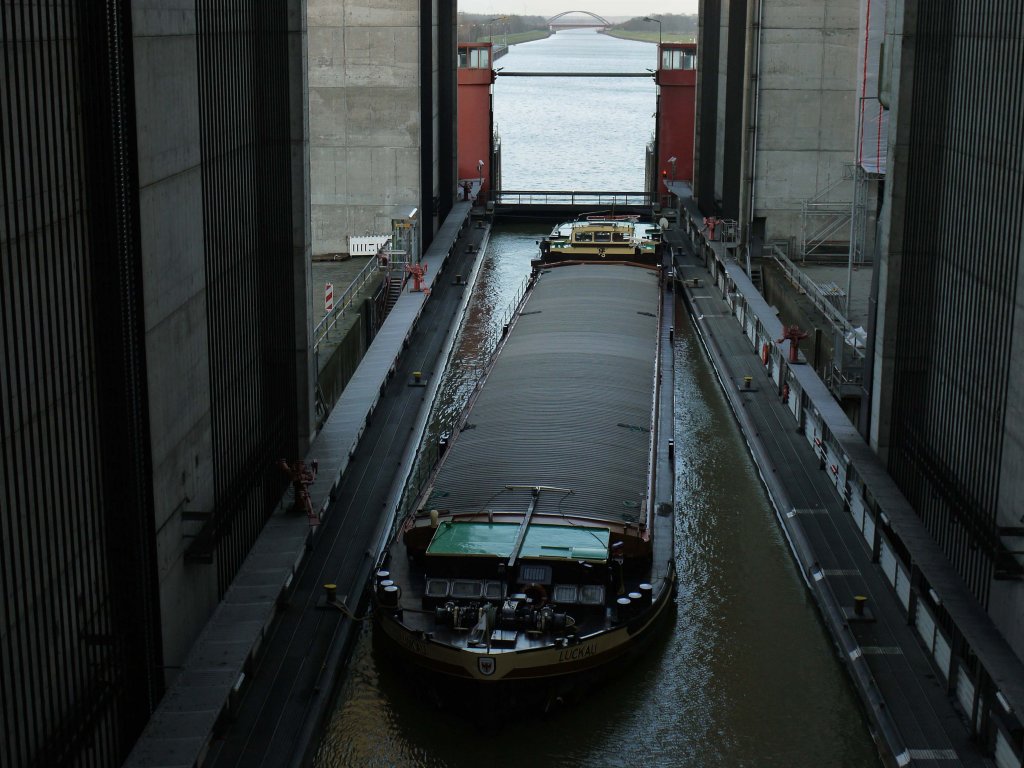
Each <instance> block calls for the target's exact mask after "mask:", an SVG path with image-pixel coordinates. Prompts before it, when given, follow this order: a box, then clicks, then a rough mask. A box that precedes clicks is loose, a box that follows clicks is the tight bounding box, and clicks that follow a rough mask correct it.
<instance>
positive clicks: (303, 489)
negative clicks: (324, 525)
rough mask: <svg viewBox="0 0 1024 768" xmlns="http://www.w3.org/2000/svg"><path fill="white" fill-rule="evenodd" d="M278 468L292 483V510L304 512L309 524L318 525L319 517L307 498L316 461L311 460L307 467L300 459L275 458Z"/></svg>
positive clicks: (314, 474) (314, 472)
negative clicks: (289, 460) (290, 460)
mask: <svg viewBox="0 0 1024 768" xmlns="http://www.w3.org/2000/svg"><path fill="white" fill-rule="evenodd" d="M277 466H278V468H279V469H280V470H281V471H282V472H284V473H285V474H286V475H288V479H289V480H290V481H291V484H292V495H293V497H294V500H293V502H292V511H293V512H305V513H306V517H307V518H309V524H310V526H314V525H319V524H320V518H319V517H317V515H316V512H314V511H313V503H312V502H311V501H310V499H309V486H310V485H312V483H313V481H314V480H316V471H317V462H316V461H313V462H311V463H310V465H309V466H308V467H307V466H306V462H304V461H303V460H302V459H296V460H295V461H292V462H288V461H286V460H285V459H278V460H277Z"/></svg>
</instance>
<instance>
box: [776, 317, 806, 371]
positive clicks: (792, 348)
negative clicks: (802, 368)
mask: <svg viewBox="0 0 1024 768" xmlns="http://www.w3.org/2000/svg"><path fill="white" fill-rule="evenodd" d="M808 335H809V334H808V333H807V331H802V330H800V326H799V325H791V326H789V327H788V328H784V329H783V330H782V338H781V339H777V341H778V343H779V344H781V343H782V342H784V341H787V340H788V341H789V362H791V363H799V362H800V360H799V359H798V358H797V352H798V347H799V346H800V342H801V341H802V340H803V339H806V338H807V336H808Z"/></svg>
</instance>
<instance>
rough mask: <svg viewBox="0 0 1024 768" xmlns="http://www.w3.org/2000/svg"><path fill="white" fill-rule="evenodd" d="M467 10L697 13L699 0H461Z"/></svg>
mask: <svg viewBox="0 0 1024 768" xmlns="http://www.w3.org/2000/svg"><path fill="white" fill-rule="evenodd" d="M458 3H459V10H460V11H465V12H466V13H492V14H494V15H501V14H506V13H512V14H517V15H520V16H554V15H555V14H556V13H562V12H563V11H573V10H579V11H591V12H592V13H596V14H598V15H600V16H650V15H651V14H659V13H691V14H692V13H697V0H639V2H629V0H458Z"/></svg>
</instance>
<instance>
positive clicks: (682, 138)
mask: <svg viewBox="0 0 1024 768" xmlns="http://www.w3.org/2000/svg"><path fill="white" fill-rule="evenodd" d="M656 81H657V83H658V125H657V152H658V156H657V166H656V173H657V175H658V177H659V178H660V179H663V180H665V181H685V182H687V183H689V184H691V185H692V184H693V136H694V116H695V114H696V107H697V44H696V43H661V44H660V45H659V46H658V70H657V76H656ZM460 96H461V93H460ZM673 158H674V160H673ZM662 191H664V190H662Z"/></svg>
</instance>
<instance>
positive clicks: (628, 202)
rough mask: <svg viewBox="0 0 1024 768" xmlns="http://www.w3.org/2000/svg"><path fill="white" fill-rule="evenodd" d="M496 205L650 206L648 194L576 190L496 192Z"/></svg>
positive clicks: (652, 202)
mask: <svg viewBox="0 0 1024 768" xmlns="http://www.w3.org/2000/svg"><path fill="white" fill-rule="evenodd" d="M494 202H495V204H496V205H567V206H571V207H573V208H609V207H611V208H614V207H615V206H619V205H622V206H629V207H639V206H650V205H653V204H654V196H653V195H651V193H650V192H578V191H576V190H504V189H503V190H498V191H496V192H495V195H494Z"/></svg>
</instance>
